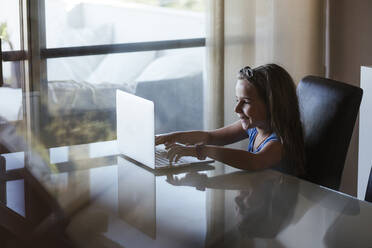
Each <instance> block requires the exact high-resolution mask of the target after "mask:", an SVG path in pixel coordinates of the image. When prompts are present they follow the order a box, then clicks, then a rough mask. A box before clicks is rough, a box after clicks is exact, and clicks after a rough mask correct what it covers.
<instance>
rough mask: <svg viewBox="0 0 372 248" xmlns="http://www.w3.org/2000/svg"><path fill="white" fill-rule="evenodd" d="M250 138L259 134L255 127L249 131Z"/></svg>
mask: <svg viewBox="0 0 372 248" xmlns="http://www.w3.org/2000/svg"><path fill="white" fill-rule="evenodd" d="M246 132H247V134H248V136H253V135H255V134H256V133H257V129H256V128H255V127H253V128H249V129H247V131H246Z"/></svg>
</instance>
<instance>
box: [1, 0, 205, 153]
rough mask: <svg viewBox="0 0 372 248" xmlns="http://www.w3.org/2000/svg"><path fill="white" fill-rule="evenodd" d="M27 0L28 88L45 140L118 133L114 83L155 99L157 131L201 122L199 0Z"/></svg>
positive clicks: (80, 140) (58, 142) (110, 136)
mask: <svg viewBox="0 0 372 248" xmlns="http://www.w3.org/2000/svg"><path fill="white" fill-rule="evenodd" d="M2 1H5V0H2ZM8 1H9V0H8ZM11 2H13V1H11ZM20 2H23V1H20ZM27 4H28V5H27V7H28V8H29V13H32V15H33V16H38V18H37V22H33V24H32V25H31V26H30V29H29V30H27V32H28V33H27V35H28V36H27V41H28V45H29V46H30V47H29V49H30V53H29V54H28V55H29V58H30V69H29V73H30V74H29V75H30V83H29V85H28V84H27V83H25V85H26V87H25V90H30V92H33V93H35V92H37V93H36V94H33V95H35V96H37V98H38V102H39V107H38V108H37V110H36V112H37V113H38V114H37V120H34V123H33V124H32V125H33V127H34V128H38V129H39V135H40V137H41V140H42V141H43V142H44V143H45V144H46V146H48V147H54V146H61V145H69V144H81V143H88V142H93V141H99V140H112V139H115V138H116V121H115V120H116V109H115V92H116V89H122V90H125V91H128V92H131V93H134V94H137V95H139V96H142V97H144V98H147V99H150V100H152V101H154V103H155V110H156V132H157V133H160V132H169V131H175V130H186V129H200V128H202V127H203V126H202V125H203V104H202V103H203V68H204V66H203V64H204V46H205V31H204V20H205V17H204V0H105V1H103V0H101V1H99V0H74V1H72V0H48V1H45V0H38V1H30V2H29V3H27ZM30 15H31V14H30ZM29 18H30V16H28V17H27V18H26V19H27V20H29ZM35 34H36V35H35ZM21 50H22V49H21ZM13 54H15V53H13ZM18 55H19V58H20V59H25V58H26V56H25V55H23V57H22V53H21V52H19V53H18ZM26 69H27V66H26ZM0 89H1V88H0ZM34 105H35V104H34ZM34 112H35V111H34ZM34 112H33V113H34Z"/></svg>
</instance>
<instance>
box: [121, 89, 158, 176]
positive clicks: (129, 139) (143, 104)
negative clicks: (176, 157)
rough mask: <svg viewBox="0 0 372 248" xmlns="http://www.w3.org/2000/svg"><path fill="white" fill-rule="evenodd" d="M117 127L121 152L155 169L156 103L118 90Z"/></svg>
mask: <svg viewBox="0 0 372 248" xmlns="http://www.w3.org/2000/svg"><path fill="white" fill-rule="evenodd" d="M116 128H117V141H118V148H119V152H120V153H122V154H123V155H125V156H128V157H130V158H132V159H134V160H136V161H137V162H140V163H142V164H144V165H146V166H149V167H151V168H153V169H154V168H155V123H154V103H153V102H152V101H149V100H146V99H144V98H142V97H138V96H135V95H133V94H130V93H127V92H124V91H122V90H117V91H116Z"/></svg>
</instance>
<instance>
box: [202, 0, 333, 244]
mask: <svg viewBox="0 0 372 248" xmlns="http://www.w3.org/2000/svg"><path fill="white" fill-rule="evenodd" d="M207 2H208V5H207V12H208V14H207V17H208V18H207V19H208V21H207V31H206V33H207V38H206V50H207V57H206V73H205V76H206V81H205V88H204V89H205V90H204V94H205V95H204V96H205V97H204V116H205V119H204V127H205V129H207V130H210V129H215V128H218V127H221V126H224V125H228V124H230V123H233V122H234V121H236V120H237V117H236V114H235V113H234V106H235V83H236V76H237V72H238V71H239V69H240V68H241V67H243V66H245V65H250V66H251V67H256V66H259V65H262V64H266V63H277V64H279V65H281V66H283V67H284V68H285V69H286V70H288V72H289V73H290V74H291V76H292V77H293V79H294V81H295V83H298V82H299V81H300V80H301V78H303V77H304V76H306V75H317V76H324V73H325V56H324V54H325V45H326V43H325V32H326V29H325V26H326V25H325V20H326V19H325V10H326V1H322V0H301V1H299V0H227V1H224V0H207ZM234 147H236V148H242V149H245V148H246V147H247V144H246V143H245V142H241V143H239V144H236V145H235V146H234ZM222 168H223V167H222V166H216V170H215V171H214V172H211V173H208V174H209V175H213V174H218V173H221V172H222V171H223V169H222ZM228 170H229V171H230V169H228ZM236 193H237V192H235V191H229V192H228V193H225V192H224V191H220V190H209V191H208V192H207V205H206V207H207V237H206V246H209V245H216V243H221V242H224V240H223V238H222V237H223V233H224V232H225V231H226V230H225V229H228V228H229V226H231V223H230V221H229V220H230V219H232V218H234V217H233V216H235V213H233V212H232V211H234V209H235V203H234V197H235V196H236Z"/></svg>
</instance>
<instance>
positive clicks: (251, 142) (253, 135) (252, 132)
mask: <svg viewBox="0 0 372 248" xmlns="http://www.w3.org/2000/svg"><path fill="white" fill-rule="evenodd" d="M247 133H248V135H249V144H248V152H251V153H257V152H259V151H261V150H262V148H264V147H265V145H266V144H267V142H269V141H272V140H274V141H279V138H278V136H277V135H276V134H275V133H272V134H271V135H270V136H269V137H267V138H266V139H265V140H264V142H262V143H261V144H260V145H259V147H257V149H256V150H253V145H254V140H255V138H256V136H257V129H256V128H255V127H254V128H250V129H248V130H247Z"/></svg>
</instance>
